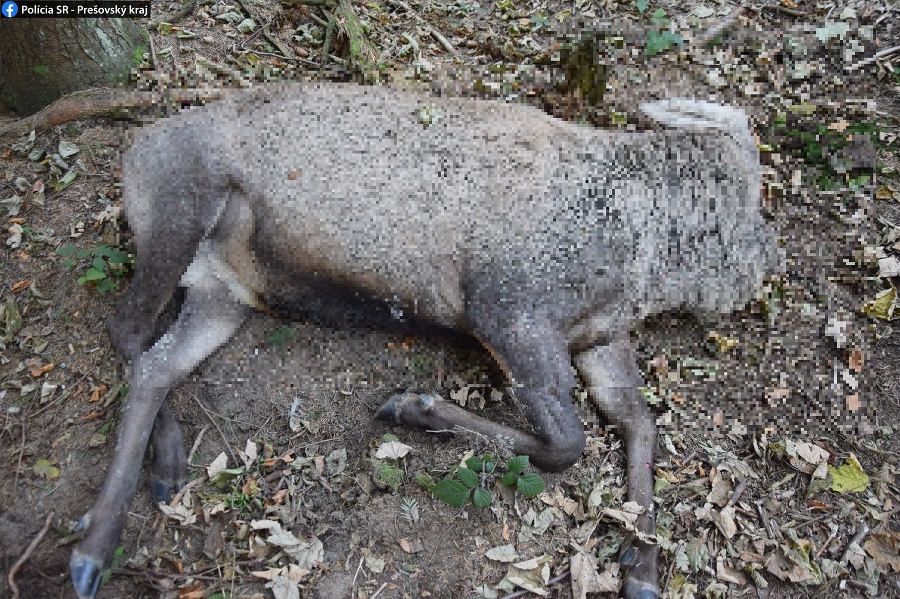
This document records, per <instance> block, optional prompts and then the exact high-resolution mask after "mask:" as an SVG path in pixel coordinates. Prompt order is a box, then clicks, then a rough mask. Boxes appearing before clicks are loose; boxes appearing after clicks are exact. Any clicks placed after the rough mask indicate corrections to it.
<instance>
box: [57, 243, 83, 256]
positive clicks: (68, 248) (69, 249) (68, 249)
mask: <svg viewBox="0 0 900 599" xmlns="http://www.w3.org/2000/svg"><path fill="white" fill-rule="evenodd" d="M76 251H78V247H76V246H74V245H72V244H71V243H67V244H66V245H64V246H62V247H61V248H59V249H58V250H56V255H57V256H71V255H72V254H74V253H75V252H76Z"/></svg>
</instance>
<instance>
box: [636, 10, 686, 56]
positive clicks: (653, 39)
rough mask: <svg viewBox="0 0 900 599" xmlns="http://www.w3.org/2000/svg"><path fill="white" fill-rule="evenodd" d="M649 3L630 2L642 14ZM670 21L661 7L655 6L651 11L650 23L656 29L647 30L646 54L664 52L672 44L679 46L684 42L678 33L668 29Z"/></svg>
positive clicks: (651, 54)
mask: <svg viewBox="0 0 900 599" xmlns="http://www.w3.org/2000/svg"><path fill="white" fill-rule="evenodd" d="M649 4H650V0H636V1H635V2H633V3H632V6H634V7H635V8H636V9H637V11H638V12H639V13H641V14H642V15H643V14H644V13H646V12H647V6H648V5H649ZM671 22H672V21H671V20H670V19H669V18H668V17H666V11H664V10H663V9H661V8H657V9H656V10H654V11H653V14H651V15H650V23H652V24H653V25H654V26H655V27H656V29H655V30H654V29H651V30H650V31H648V32H647V47H646V51H647V55H648V56H653V55H654V54H659V53H660V52H665V51H666V50H669V49H670V48H672V47H673V46H680V45H682V44H683V43H684V39H683V38H682V37H681V36H680V35H678V34H677V33H672V32H671V31H669V24H670V23H671Z"/></svg>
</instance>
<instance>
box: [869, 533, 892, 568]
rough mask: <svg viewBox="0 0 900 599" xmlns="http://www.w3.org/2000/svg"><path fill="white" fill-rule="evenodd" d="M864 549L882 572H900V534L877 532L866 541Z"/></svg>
mask: <svg viewBox="0 0 900 599" xmlns="http://www.w3.org/2000/svg"><path fill="white" fill-rule="evenodd" d="M863 548H864V549H865V550H866V553H868V554H869V555H871V556H872V557H873V558H874V559H875V563H877V564H878V566H879V567H880V568H881V569H882V570H888V569H889V568H890V569H892V570H893V571H894V572H900V534H898V533H895V532H894V533H880V532H877V533H875V534H873V535H872V536H871V537H870V538H869V539H868V540H866V542H865V544H864V545H863Z"/></svg>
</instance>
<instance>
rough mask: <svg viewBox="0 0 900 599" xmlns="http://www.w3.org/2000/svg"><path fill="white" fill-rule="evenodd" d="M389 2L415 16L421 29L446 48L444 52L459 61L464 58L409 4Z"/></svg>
mask: <svg viewBox="0 0 900 599" xmlns="http://www.w3.org/2000/svg"><path fill="white" fill-rule="evenodd" d="M388 2H389V3H390V4H393V5H394V6H398V7H400V8H402V9H403V10H405V11H406V12H407V13H408V14H411V15H412V16H413V18H414V19H415V21H416V23H418V24H419V27H422V28H423V29H424V30H425V31H427V32H428V34H429V35H431V37H433V38H434V39H436V40H437V42H438V43H439V44H440V45H441V46H442V47H443V48H444V50H446V51H447V52H448V53H449V54H451V55H452V56H453V57H454V58H458V59H461V58H462V57H461V56H460V55H459V52H457V51H456V48H454V47H453V45H452V44H451V43H450V42H448V41H447V38H445V37H444V36H443V35H441V34H440V33H438V32H437V31H436V30H435V29H433V28H432V27H431V26H430V25H428V23H426V22H425V19H423V18H422V17H420V16H419V15H418V13H416V11H414V10H413V9H412V7H411V6H410V5H409V4H407V3H406V2H404V1H403V0H388Z"/></svg>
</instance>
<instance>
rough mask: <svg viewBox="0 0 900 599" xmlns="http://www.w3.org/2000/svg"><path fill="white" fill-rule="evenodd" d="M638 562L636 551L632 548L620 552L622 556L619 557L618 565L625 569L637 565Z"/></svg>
mask: <svg viewBox="0 0 900 599" xmlns="http://www.w3.org/2000/svg"><path fill="white" fill-rule="evenodd" d="M637 560H638V550H637V549H635V548H634V547H629V548H628V549H626V550H625V551H623V552H622V555H620V556H619V563H620V564H622V565H623V566H625V567H626V568H630V567H632V566H634V565H635V564H636V563H637Z"/></svg>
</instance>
